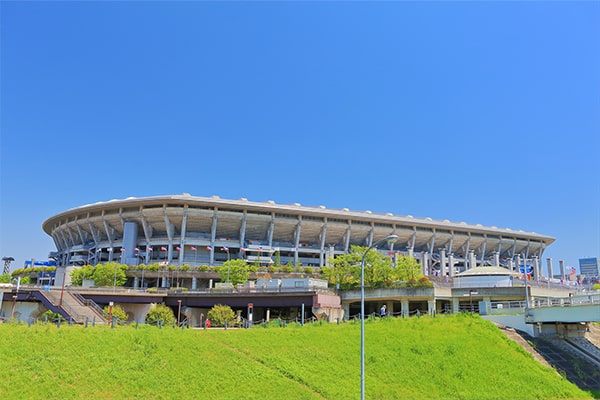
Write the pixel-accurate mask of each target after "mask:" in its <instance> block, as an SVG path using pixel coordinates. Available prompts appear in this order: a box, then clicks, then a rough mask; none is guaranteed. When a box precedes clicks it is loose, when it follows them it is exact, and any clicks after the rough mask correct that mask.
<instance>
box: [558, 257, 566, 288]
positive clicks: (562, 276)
mask: <svg viewBox="0 0 600 400" xmlns="http://www.w3.org/2000/svg"><path fill="white" fill-rule="evenodd" d="M558 265H559V266H560V279H561V283H565V281H566V276H565V262H564V261H563V260H558Z"/></svg>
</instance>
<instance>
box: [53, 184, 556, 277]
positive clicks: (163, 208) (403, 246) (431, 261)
mask: <svg viewBox="0 0 600 400" xmlns="http://www.w3.org/2000/svg"><path fill="white" fill-rule="evenodd" d="M43 230H44V231H45V232H46V233H47V234H48V235H50V236H51V237H52V238H53V240H54V243H55V245H56V248H57V251H56V252H53V253H51V254H50V257H51V258H52V259H54V260H56V262H57V264H58V265H59V266H78V265H85V264H91V265H95V264H97V263H100V262H105V261H119V262H121V263H125V264H128V265H139V264H152V263H162V264H169V265H185V264H187V265H191V266H197V265H209V266H213V265H220V264H222V263H223V262H224V261H227V260H228V259H233V258H242V259H245V260H247V261H248V262H252V263H260V264H262V265H269V264H271V263H273V262H274V257H275V256H276V257H277V258H278V260H277V261H278V262H280V263H281V264H287V263H292V264H293V265H302V266H310V267H316V268H319V267H323V266H325V265H327V263H328V260H329V259H330V258H331V257H334V256H335V255H339V254H344V253H347V252H348V251H349V249H350V246H352V245H361V246H369V245H371V244H373V243H375V242H377V241H378V240H380V239H382V238H385V237H386V236H388V235H391V234H395V235H397V236H398V237H399V239H398V241H397V242H396V243H395V244H391V245H389V246H388V247H387V248H380V249H379V250H380V251H383V252H387V254H390V255H393V254H403V255H410V256H412V257H414V258H416V259H417V260H418V261H419V262H420V263H421V265H422V269H423V273H424V274H425V275H436V276H450V277H452V276H455V275H456V274H457V273H460V272H461V271H464V270H466V269H472V268H474V267H476V266H486V265H496V266H504V267H505V268H507V269H509V270H514V269H515V268H516V266H517V265H518V261H517V258H518V257H519V256H524V257H525V259H532V260H535V264H536V273H538V271H537V267H538V265H537V264H538V260H540V259H541V258H542V254H543V252H544V250H545V249H546V247H547V246H548V245H550V244H551V243H552V242H554V240H555V239H554V238H553V237H550V236H546V235H541V234H537V233H534V232H524V231H521V230H519V231H517V230H513V229H509V228H497V227H495V226H492V227H488V226H482V225H479V224H476V225H473V224H467V223H465V222H450V221H448V220H432V219H431V218H415V217H413V216H410V215H406V216H397V215H393V214H391V213H386V214H378V213H373V212H371V211H368V210H367V211H351V210H349V209H347V208H343V209H328V208H327V207H325V206H322V205H321V206H303V205H301V204H298V203H294V204H276V203H275V202H274V201H266V202H253V201H249V200H248V199H245V198H241V199H239V200H226V199H221V198H220V197H218V196H212V197H197V196H192V195H190V194H187V193H184V194H181V195H169V196H153V197H140V198H136V197H130V198H126V199H122V200H109V201H106V202H98V203H95V204H89V205H83V206H80V207H77V208H73V209H70V210H67V211H64V212H61V213H59V214H57V215H55V216H53V217H51V218H49V219H47V220H46V221H45V222H44V223H43Z"/></svg>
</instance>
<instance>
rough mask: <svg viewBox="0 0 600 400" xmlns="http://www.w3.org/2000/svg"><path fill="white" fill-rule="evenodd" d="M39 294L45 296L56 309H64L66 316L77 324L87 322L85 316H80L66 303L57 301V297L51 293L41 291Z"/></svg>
mask: <svg viewBox="0 0 600 400" xmlns="http://www.w3.org/2000/svg"><path fill="white" fill-rule="evenodd" d="M39 293H40V295H41V296H44V297H45V298H46V299H47V300H48V301H49V302H50V304H52V305H53V306H54V307H57V308H59V309H62V310H63V311H64V312H65V313H66V314H68V315H69V316H70V317H71V318H73V319H74V320H75V321H76V322H83V321H84V320H85V318H84V317H83V316H81V315H79V314H78V313H77V312H75V310H73V308H72V307H71V306H69V305H68V304H65V302H64V301H63V302H61V301H60V298H58V299H57V298H56V296H54V294H53V293H52V292H51V291H47V290H40V291H39Z"/></svg>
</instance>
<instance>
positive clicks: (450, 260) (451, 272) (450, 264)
mask: <svg viewBox="0 0 600 400" xmlns="http://www.w3.org/2000/svg"><path fill="white" fill-rule="evenodd" d="M448 270H449V271H448V272H449V275H450V277H454V254H452V253H450V256H449V257H448Z"/></svg>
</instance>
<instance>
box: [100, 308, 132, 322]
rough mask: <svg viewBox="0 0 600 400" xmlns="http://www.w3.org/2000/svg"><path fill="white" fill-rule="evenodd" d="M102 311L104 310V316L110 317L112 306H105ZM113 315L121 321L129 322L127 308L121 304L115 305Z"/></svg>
mask: <svg viewBox="0 0 600 400" xmlns="http://www.w3.org/2000/svg"><path fill="white" fill-rule="evenodd" d="M102 311H104V318H108V314H109V313H110V306H106V307H104V309H103V310H102ZM112 316H113V318H117V319H118V320H119V321H121V322H127V313H126V312H125V310H123V307H121V306H119V305H114V306H113V308H112Z"/></svg>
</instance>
